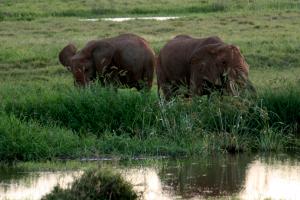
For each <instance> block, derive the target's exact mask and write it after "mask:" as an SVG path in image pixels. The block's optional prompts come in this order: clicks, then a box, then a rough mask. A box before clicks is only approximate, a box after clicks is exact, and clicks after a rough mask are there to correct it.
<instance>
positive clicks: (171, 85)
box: [156, 35, 255, 99]
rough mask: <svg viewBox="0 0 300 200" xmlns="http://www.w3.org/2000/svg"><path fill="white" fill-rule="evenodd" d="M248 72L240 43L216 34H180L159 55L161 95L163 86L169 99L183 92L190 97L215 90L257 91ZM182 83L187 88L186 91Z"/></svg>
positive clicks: (235, 93) (158, 71)
mask: <svg viewBox="0 0 300 200" xmlns="http://www.w3.org/2000/svg"><path fill="white" fill-rule="evenodd" d="M248 73H249V66H248V64H247V63H246V61H245V58H244V57H243V55H242V54H241V52H240V49H239V48H238V47H237V46H235V45H232V44H226V43H224V42H223V41H222V40H221V39H220V38H219V37H217V36H212V37H207V38H193V37H191V36H189V35H178V36H176V37H175V38H173V39H171V40H170V41H168V42H167V43H166V44H165V45H164V46H163V48H162V49H161V51H160V53H159V55H158V61H157V70H156V75H157V84H158V95H159V94H160V89H162V92H163V94H164V96H165V98H166V99H170V98H171V97H172V96H175V95H176V94H181V93H184V95H185V96H188V97H189V96H195V95H199V96H202V95H210V94H211V92H213V91H220V92H221V94H223V93H224V92H227V93H228V94H232V95H238V93H239V90H238V89H239V88H249V89H250V90H251V91H254V92H255V88H254V87H253V84H252V83H251V82H250V80H249V78H248ZM180 86H184V88H186V90H185V92H181V91H180Z"/></svg>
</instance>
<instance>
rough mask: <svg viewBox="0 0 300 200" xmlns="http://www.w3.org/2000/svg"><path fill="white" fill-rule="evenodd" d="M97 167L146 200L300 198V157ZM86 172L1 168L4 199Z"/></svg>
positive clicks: (35, 193)
mask: <svg viewBox="0 0 300 200" xmlns="http://www.w3.org/2000/svg"><path fill="white" fill-rule="evenodd" d="M94 162H96V161H94ZM86 163H87V162H86ZM97 165H105V166H106V167H113V168H115V169H116V170H118V171H120V172H121V173H122V175H123V176H124V177H125V178H126V179H127V180H128V181H130V182H132V183H133V185H134V189H135V190H136V191H138V192H142V193H143V198H144V199H147V200H152V199H153V200H160V199H165V200H167V199H207V198H211V199H231V198H235V199H266V198H269V199H300V157H299V156H298V157H297V156H290V155H286V154H280V155H246V154H241V155H237V156H230V155H216V156H207V157H198V158H192V159H180V160H174V159H161V160H158V161H145V160H144V161H133V162H130V163H128V162H122V161H119V162H111V161H97ZM83 166H84V164H83ZM82 173H83V172H82V171H81V170H78V171H51V172H50V171H48V172H47V171H35V172H28V171H27V172H24V171H22V170H20V169H19V170H17V169H11V168H8V167H2V168H1V167H0V200H4V199H40V198H41V196H43V195H44V194H46V193H48V192H50V191H51V189H52V188H53V187H54V186H55V185H57V184H58V183H59V184H60V185H61V186H63V187H67V185H68V184H69V183H71V182H72V181H73V180H74V178H76V177H79V176H80V175H81V174H82Z"/></svg>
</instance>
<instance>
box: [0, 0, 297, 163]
mask: <svg viewBox="0 0 300 200" xmlns="http://www.w3.org/2000/svg"><path fill="white" fill-rule="evenodd" d="M110 2H111V1H92V0H90V1H88V0H86V1H80V2H78V1H58V0H55V1H53V3H52V2H51V4H49V3H47V1H35V0H30V1H26V2H24V1H14V3H12V2H10V1H1V3H0V19H1V21H0V27H4V28H2V29H0V43H1V46H0V160H4V161H15V160H26V161H29V160H51V159H56V158H80V157H98V156H104V155H108V156H120V157H127V156H128V157H131V156H141V155H171V156H178V155H198V154H203V153H208V152H215V151H219V152H225V151H229V152H236V151H287V150H292V151H299V148H300V140H299V121H300V98H299V97H300V77H299V74H300V66H299V63H300V57H299V54H300V46H299V45H300V43H299V41H300V35H299V34H298V33H299V32H300V21H299V17H300V14H299V9H300V6H299V2H298V1H292V0H289V1H288V0H286V1H275V0H274V1H267V0H262V1H226V3H224V1H217V0H215V1H200V2H199V1H196V0H187V1H184V2H182V1H179V0H178V1H177V0H175V1H171V0H165V1H158V0H156V1H151V2H150V1H149V2H148V1H130V2H123V1H113V3H110ZM141 2H143V3H141ZM46 4H47V6H45V5H46ZM48 4H49V5H48ZM178 5H182V6H178ZM40 8H47V9H40ZM101 9H102V10H101ZM131 15H138V16H145V15H172V16H175V15H179V16H184V17H182V18H179V19H174V20H169V21H154V20H135V21H126V22H122V23H120V22H110V21H101V20H100V21H97V22H84V21H79V19H81V18H86V17H103V16H131ZM128 30H130V32H133V33H136V34H138V35H141V36H142V37H144V38H146V39H147V40H148V41H149V42H150V44H151V46H152V47H153V48H154V49H155V51H156V52H159V49H160V48H161V47H162V46H163V45H164V43H165V42H166V41H167V40H169V39H170V38H172V37H174V36H175V35H177V34H182V33H185V34H190V35H193V36H196V37H205V36H209V35H218V36H220V37H221V38H223V39H224V41H226V42H228V43H233V44H236V45H238V46H239V47H240V48H241V50H242V52H243V55H244V56H245V58H246V60H247V62H248V63H249V65H250V78H251V80H252V82H253V83H254V85H255V86H256V88H257V91H258V97H257V98H256V99H248V98H237V97H223V98H220V97H219V96H218V94H215V95H213V96H212V98H211V99H210V100H207V98H206V97H197V98H194V99H192V100H187V99H182V98H177V99H174V100H173V101H171V102H168V103H160V102H159V101H158V98H157V95H156V86H154V88H153V90H152V91H151V93H150V94H140V93H138V92H137V91H136V90H133V89H132V90H129V89H120V90H119V91H118V92H117V93H116V92H115V91H114V90H112V89H110V88H101V87H100V86H99V85H97V84H94V85H91V87H89V88H86V89H84V90H83V89H78V88H74V86H73V80H72V76H71V74H70V73H69V72H68V71H67V70H66V69H65V68H64V67H62V66H61V65H60V64H59V63H58V59H57V54H58V52H59V51H60V49H62V48H63V47H64V46H65V45H66V44H68V43H69V42H74V43H75V44H76V45H77V46H78V48H81V47H82V46H83V45H84V44H85V43H86V42H87V41H89V40H91V39H95V38H103V37H109V36H114V35H117V34H120V33H126V32H128ZM154 85H155V84H154Z"/></svg>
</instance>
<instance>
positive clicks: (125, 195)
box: [42, 169, 138, 200]
mask: <svg viewBox="0 0 300 200" xmlns="http://www.w3.org/2000/svg"><path fill="white" fill-rule="evenodd" d="M137 198H138V195H137V194H136V193H135V192H134V191H133V188H132V185H131V184H130V183H128V182H126V181H125V180H124V179H123V177H121V175H120V174H117V173H115V172H112V171H110V170H108V169H98V170H89V171H86V172H85V173H84V174H83V175H82V177H80V178H79V179H78V180H76V181H74V183H72V185H71V187H70V188H68V189H62V188H60V187H59V186H56V187H55V188H54V189H53V191H52V192H51V193H50V194H47V195H46V196H44V197H43V198H42V199H43V200H52V199H53V200H57V199H70V200H76V199H89V200H93V199H111V200H117V199H120V200H123V199H124V200H127V199H129V200H134V199H137Z"/></svg>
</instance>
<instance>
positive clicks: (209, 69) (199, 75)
mask: <svg viewBox="0 0 300 200" xmlns="http://www.w3.org/2000/svg"><path fill="white" fill-rule="evenodd" d="M221 46H223V44H222V43H217V44H208V45H205V46H203V47H201V48H199V49H197V50H195V51H194V53H193V54H192V56H191V58H190V65H191V79H190V81H191V83H190V84H191V88H192V91H193V90H194V92H196V93H201V92H202V91H201V90H202V89H203V88H202V87H203V84H204V81H208V82H210V83H211V84H213V85H219V86H220V85H221V84H222V80H221V74H222V69H220V68H219V66H218V65H216V55H217V54H218V49H219V48H220V47H221Z"/></svg>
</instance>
